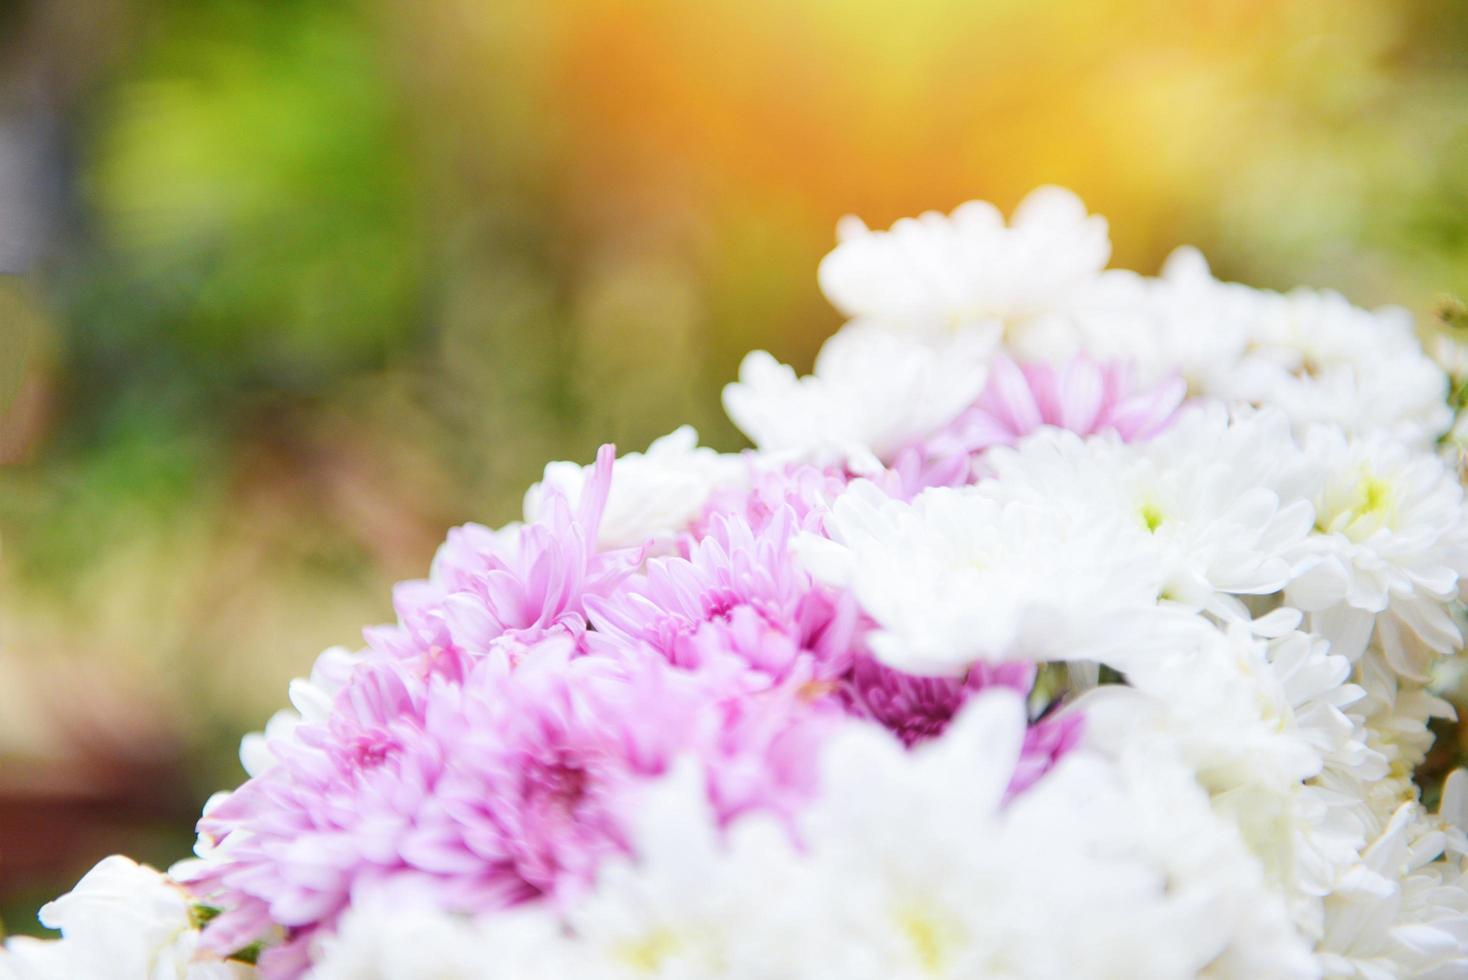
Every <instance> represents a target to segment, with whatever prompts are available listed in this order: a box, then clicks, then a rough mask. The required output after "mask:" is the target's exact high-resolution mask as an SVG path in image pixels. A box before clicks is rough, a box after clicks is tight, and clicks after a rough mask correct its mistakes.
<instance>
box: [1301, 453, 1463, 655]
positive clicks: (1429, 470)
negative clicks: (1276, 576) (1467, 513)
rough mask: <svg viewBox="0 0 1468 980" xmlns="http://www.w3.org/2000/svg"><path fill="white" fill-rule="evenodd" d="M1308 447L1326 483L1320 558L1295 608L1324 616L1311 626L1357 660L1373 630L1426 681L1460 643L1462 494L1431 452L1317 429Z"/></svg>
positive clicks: (1317, 546) (1315, 546) (1319, 504)
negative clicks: (1435, 660) (1456, 606)
mask: <svg viewBox="0 0 1468 980" xmlns="http://www.w3.org/2000/svg"><path fill="white" fill-rule="evenodd" d="M1306 448H1307V451H1308V452H1309V454H1310V456H1311V459H1312V465H1313V466H1314V467H1315V468H1316V469H1317V470H1318V472H1320V473H1321V474H1323V476H1324V479H1325V485H1324V489H1323V490H1322V491H1321V493H1320V494H1319V496H1318V497H1317V499H1316V502H1315V510H1316V517H1315V524H1316V529H1317V531H1318V532H1319V533H1317V534H1316V535H1314V536H1313V537H1312V538H1311V540H1310V542H1309V546H1310V549H1311V551H1312V553H1313V554H1314V555H1316V556H1317V557H1318V559H1319V560H1318V563H1317V564H1316V565H1315V566H1314V567H1313V568H1312V569H1311V570H1310V571H1309V572H1308V573H1307V574H1306V575H1305V576H1304V577H1303V578H1302V579H1300V580H1299V581H1297V582H1295V583H1294V584H1292V585H1291V587H1290V589H1289V592H1288V596H1289V601H1290V603H1291V604H1292V605H1295V606H1298V607H1299V608H1301V609H1305V610H1308V611H1311V612H1316V613H1319V614H1320V615H1319V617H1318V619H1319V621H1318V622H1317V623H1316V624H1315V628H1316V629H1317V630H1319V631H1321V632H1323V633H1325V634H1326V635H1328V636H1330V637H1331V640H1332V642H1333V643H1334V644H1335V645H1336V647H1337V649H1338V650H1341V651H1342V652H1345V653H1346V654H1347V655H1348V656H1351V657H1352V658H1355V657H1357V656H1359V655H1360V651H1361V650H1362V649H1363V648H1364V646H1365V644H1366V642H1367V640H1368V639H1369V638H1370V635H1371V631H1372V627H1373V625H1374V627H1375V633H1376V637H1377V639H1378V640H1379V642H1380V644H1381V647H1382V649H1383V651H1384V652H1385V653H1386V656H1387V659H1388V661H1389V662H1390V663H1391V664H1392V666H1393V667H1395V668H1396V669H1397V670H1399V671H1401V672H1402V673H1404V674H1406V675H1408V676H1410V677H1414V678H1419V679H1420V678H1421V677H1422V676H1423V675H1424V672H1425V670H1426V668H1427V666H1428V665H1429V664H1430V662H1431V660H1432V657H1433V655H1434V654H1441V653H1447V652H1449V651H1451V650H1453V649H1455V648H1456V647H1457V646H1458V644H1460V643H1461V642H1462V636H1461V634H1460V632H1459V629H1458V625H1457V623H1456V622H1455V621H1454V618H1453V615H1452V612H1451V610H1450V606H1449V604H1450V603H1452V602H1453V601H1454V600H1455V599H1456V598H1457V595H1458V590H1459V583H1460V579H1461V577H1462V575H1463V574H1464V572H1465V570H1468V526H1465V521H1464V509H1463V491H1462V487H1461V486H1459V484H1458V482H1457V480H1456V479H1455V478H1454V476H1453V474H1452V473H1450V472H1449V471H1448V470H1447V469H1446V468H1445V467H1444V466H1443V464H1442V461H1441V460H1439V459H1438V458H1437V457H1436V456H1435V455H1433V454H1431V453H1429V452H1426V451H1414V450H1411V449H1409V448H1407V447H1405V446H1403V445H1402V444H1401V443H1399V442H1396V441H1394V440H1392V439H1390V438H1388V437H1386V436H1384V435H1380V434H1378V435H1374V436H1367V437H1362V438H1357V439H1352V440H1347V439H1346V437H1345V436H1343V435H1342V434H1341V432H1340V430H1338V429H1335V428H1332V427H1328V426H1320V427H1318V428H1315V429H1312V430H1311V432H1310V433H1309V435H1308V437H1307V443H1306Z"/></svg>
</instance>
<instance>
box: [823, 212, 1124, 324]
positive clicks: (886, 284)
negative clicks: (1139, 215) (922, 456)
mask: <svg viewBox="0 0 1468 980" xmlns="http://www.w3.org/2000/svg"><path fill="white" fill-rule="evenodd" d="M838 236H839V238H840V244H838V245H837V246H836V248H835V250H834V251H832V252H831V253H830V254H829V255H827V256H826V258H825V260H824V261H822V262H821V268H820V282H821V289H822V290H824V291H825V293H826V296H827V298H829V299H830V300H831V302H832V303H833V304H834V305H835V306H836V308H837V309H839V310H840V311H841V312H842V313H844V314H846V315H847V316H850V317H855V318H860V319H864V320H871V321H875V322H879V323H881V324H884V325H886V326H889V327H893V328H901V329H906V330H911V331H914V332H917V333H920V334H927V335H932V334H935V333H942V332H946V331H952V330H962V329H967V328H971V327H973V326H975V325H979V324H987V323H991V322H1002V323H1007V324H1012V323H1021V322H1025V321H1029V320H1033V319H1037V318H1043V317H1045V316H1046V315H1047V314H1051V313H1054V312H1056V311H1058V310H1061V309H1064V307H1065V304H1066V303H1067V302H1068V300H1069V299H1070V298H1071V297H1073V296H1074V295H1076V294H1078V293H1080V292H1082V291H1083V290H1084V289H1086V288H1087V287H1088V286H1089V285H1090V283H1091V282H1092V281H1093V280H1094V279H1095V277H1096V276H1097V274H1098V273H1100V271H1101V270H1102V269H1103V268H1104V267H1105V265H1106V261H1107V259H1108V258H1109V257H1110V255H1111V242H1110V240H1109V239H1108V238H1107V233H1106V219H1104V218H1101V217H1098V216H1095V215H1091V214H1088V213H1087V211H1086V206H1085V205H1084V204H1083V203H1082V202H1081V200H1080V198H1078V197H1076V196H1075V195H1074V194H1072V193H1071V192H1070V191H1067V190H1063V189H1061V188H1059V187H1042V188H1040V189H1038V190H1036V191H1034V192H1033V193H1031V194H1030V195H1029V196H1028V197H1027V198H1025V200H1024V201H1023V202H1021V203H1020V205H1019V207H1018V208H1016V209H1015V212H1014V218H1013V220H1012V221H1011V222H1010V223H1009V224H1008V225H1007V226H1006V225H1005V222H1004V217H1003V215H1001V214H1000V213H999V211H998V210H997V209H996V208H995V207H994V206H993V205H991V204H986V203H984V202H983V201H970V202H969V203H967V204H964V205H962V206H960V207H959V208H957V209H956V210H954V212H953V213H952V214H951V215H942V214H938V213H936V212H931V211H930V212H928V213H926V214H923V215H921V216H920V217H917V218H903V219H902V220H900V221H898V222H897V223H896V224H894V225H893V226H892V228H891V229H890V230H888V231H869V230H868V229H867V228H866V226H865V225H863V224H862V223H861V222H860V221H859V220H857V219H856V218H847V219H845V220H844V221H843V222H842V223H841V225H840V227H839V228H838Z"/></svg>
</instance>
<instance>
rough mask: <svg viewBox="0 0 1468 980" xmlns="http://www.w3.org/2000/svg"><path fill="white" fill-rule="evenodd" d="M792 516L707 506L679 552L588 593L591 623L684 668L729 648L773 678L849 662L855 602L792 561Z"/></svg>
mask: <svg viewBox="0 0 1468 980" xmlns="http://www.w3.org/2000/svg"><path fill="white" fill-rule="evenodd" d="M797 521H798V517H797V514H796V511H795V509H794V508H792V507H790V506H788V505H782V506H779V507H777V508H776V509H775V510H774V511H773V513H772V514H771V515H770V517H769V519H768V521H767V522H766V523H765V525H764V526H763V527H762V528H761V529H759V530H756V529H755V528H754V527H752V526H751V525H750V523H749V522H748V521H747V520H746V519H745V518H744V517H741V516H737V515H723V514H716V515H713V516H712V517H710V518H709V520H708V523H707V533H706V534H705V536H704V537H702V538H699V539H696V540H694V539H690V540H689V541H688V542H686V544H685V547H686V550H687V553H688V556H687V557H686V558H682V557H664V558H653V559H651V560H650V561H648V563H647V570H646V571H645V572H644V573H641V574H636V575H632V576H630V577H628V578H626V579H625V580H623V581H622V583H621V584H620V585H619V586H618V587H617V588H616V589H614V590H613V591H612V592H611V593H610V594H608V595H606V596H588V597H587V600H586V605H587V609H588V610H589V611H590V613H591V618H592V622H593V623H594V624H595V626H596V629H597V631H598V632H599V633H601V634H603V635H605V636H607V637H609V638H611V639H613V640H617V641H622V642H626V643H645V644H647V645H649V646H650V647H652V648H653V649H655V650H657V651H658V652H659V653H661V654H662V655H663V656H665V657H666V658H667V659H668V661H669V662H670V663H672V664H675V665H677V666H679V667H684V668H687V669H690V670H697V669H699V668H701V667H703V666H704V665H706V664H708V663H710V662H711V661H713V660H715V659H717V658H719V657H721V656H725V655H733V656H736V657H738V658H741V659H742V660H743V662H744V663H745V664H747V665H748V667H749V668H750V669H752V670H754V671H756V672H759V673H761V674H764V675H767V676H768V677H769V678H771V679H772V680H774V681H780V680H783V679H785V678H787V677H789V676H791V675H792V673H793V672H795V671H797V670H799V669H802V665H804V667H806V668H808V670H809V672H810V674H811V676H813V677H819V678H823V679H834V678H836V677H838V676H840V675H841V674H842V673H844V672H845V670H846V668H847V666H848V664H849V662H850V654H851V650H852V647H853V644H854V642H855V635H856V633H855V630H856V621H857V608H856V604H855V602H854V601H853V600H852V599H851V597H850V596H849V595H846V594H845V593H842V592H838V591H836V590H832V589H828V588H826V587H824V586H821V585H819V584H817V583H816V582H815V581H814V580H813V579H812V578H811V577H810V575H809V574H808V573H807V572H806V571H804V570H803V569H802V568H801V567H800V566H799V565H798V564H797V562H796V560H795V556H794V554H793V553H792V552H791V549H790V540H791V538H792V536H793V535H794V534H795V533H796V532H797V530H798V528H797V526H796V524H797Z"/></svg>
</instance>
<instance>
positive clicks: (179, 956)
mask: <svg viewBox="0 0 1468 980" xmlns="http://www.w3.org/2000/svg"><path fill="white" fill-rule="evenodd" d="M192 905H193V903H192V901H191V900H190V898H189V896H188V895H187V894H186V893H185V892H184V890H183V889H182V888H180V887H178V886H177V885H175V884H174V883H172V882H171V881H169V880H168V879H167V878H165V877H164V876H163V875H161V874H159V873H158V872H157V871H154V870H153V869H152V868H147V867H143V866H142V865H139V864H136V863H134V862H132V861H130V860H128V859H127V858H125V857H121V856H120V855H114V856H112V857H109V858H104V859H103V860H102V861H101V862H99V863H98V864H97V866H96V867H94V868H93V869H92V870H91V871H88V872H87V873H86V875H84V876H83V877H82V879H81V881H79V882H77V884H76V887H75V888H73V889H72V890H71V891H70V892H68V893H67V894H65V895H63V896H61V897H60V898H58V899H56V900H55V901H52V902H48V903H47V904H46V905H44V906H42V908H41V914H40V918H41V922H42V923H43V924H44V925H46V926H47V927H49V928H51V929H58V930H60V931H61V938H60V939H59V940H43V939H30V938H26V937H17V938H14V939H11V940H10V941H9V942H8V943H6V945H5V948H4V950H3V951H0V978H4V980H78V978H81V977H86V978H87V980H139V978H147V980H243V978H245V977H251V976H254V973H255V971H254V969H253V968H252V967H249V966H246V965H245V964H242V963H226V962H223V961H221V960H219V959H217V958H214V957H211V956H208V955H207V954H205V953H203V952H202V951H201V950H199V949H198V939H199V932H198V929H197V928H196V926H195V923H194V922H193V920H192V919H191V917H190V910H191V908H192Z"/></svg>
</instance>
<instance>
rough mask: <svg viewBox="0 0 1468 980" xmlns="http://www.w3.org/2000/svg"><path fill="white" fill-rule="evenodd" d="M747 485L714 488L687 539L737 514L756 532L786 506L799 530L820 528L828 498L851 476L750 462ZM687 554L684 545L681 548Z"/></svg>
mask: <svg viewBox="0 0 1468 980" xmlns="http://www.w3.org/2000/svg"><path fill="white" fill-rule="evenodd" d="M749 468H750V472H749V485H748V486H747V487H744V486H740V487H731V488H722V489H719V490H716V491H714V493H713V495H712V496H710V498H709V501H708V504H707V505H706V506H705V507H704V513H703V516H702V517H701V518H700V519H699V520H698V521H696V522H694V525H693V527H692V528H691V529H690V536H689V538H688V540H698V539H700V538H703V537H705V536H706V535H708V533H709V531H710V529H711V527H712V521H713V520H714V519H715V518H717V517H721V516H722V517H732V516H737V517H740V518H742V519H743V520H744V522H745V523H746V524H747V525H749V527H750V529H751V530H752V531H754V532H755V533H759V532H762V531H764V529H765V528H766V527H767V526H768V525H769V523H770V522H771V521H772V520H774V518H775V515H777V514H780V513H783V512H785V511H786V510H789V511H790V512H791V513H792V514H793V515H794V518H795V521H794V523H795V526H796V528H797V529H799V530H802V531H819V530H820V520H821V516H822V515H823V514H825V512H826V511H827V509H828V508H829V507H830V506H831V501H833V500H835V499H836V498H837V497H838V496H840V495H841V491H843V490H845V489H846V485H847V484H848V483H849V482H851V481H850V477H849V476H848V475H847V474H846V473H844V472H842V471H841V470H840V469H839V468H825V467H819V466H810V465H808V464H804V463H789V464H785V465H783V466H778V467H775V468H773V469H762V468H760V467H759V466H758V465H757V464H756V463H754V462H750V464H749ZM684 556H685V557H686V556H687V548H686V547H685V548H684Z"/></svg>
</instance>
